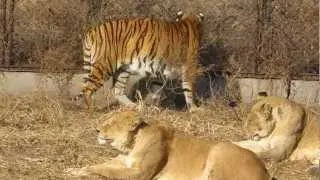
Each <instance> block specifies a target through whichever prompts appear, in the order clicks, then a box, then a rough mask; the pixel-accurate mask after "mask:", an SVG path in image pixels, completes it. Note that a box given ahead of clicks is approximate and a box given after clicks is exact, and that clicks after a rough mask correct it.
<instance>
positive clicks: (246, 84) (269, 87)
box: [238, 78, 287, 102]
mask: <svg viewBox="0 0 320 180" xmlns="http://www.w3.org/2000/svg"><path fill="white" fill-rule="evenodd" d="M238 83H239V87H240V94H241V99H242V101H243V102H251V101H252V100H254V99H256V97H257V95H258V92H260V91H266V92H267V93H268V94H269V95H275V96H283V97H286V95H287V93H286V89H285V84H284V82H283V81H282V80H279V79H254V78H240V79H238Z"/></svg>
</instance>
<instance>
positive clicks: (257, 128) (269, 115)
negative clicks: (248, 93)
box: [246, 102, 281, 140]
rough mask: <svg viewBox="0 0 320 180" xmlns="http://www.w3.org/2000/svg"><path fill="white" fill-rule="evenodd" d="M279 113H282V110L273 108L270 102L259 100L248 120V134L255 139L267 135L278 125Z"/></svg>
mask: <svg viewBox="0 0 320 180" xmlns="http://www.w3.org/2000/svg"><path fill="white" fill-rule="evenodd" d="M275 111H276V112H275ZM277 113H281V110H280V109H279V108H273V107H272V106H271V105H270V104H268V103H265V102H258V103H256V104H255V105H253V107H252V108H251V110H250V112H249V113H248V116H247V122H246V123H247V124H246V126H247V131H248V132H247V134H248V136H249V137H250V138H253V139H254V140H259V139H261V138H264V137H267V136H268V135H269V134H270V133H271V132H272V131H273V129H274V128H275V126H276V118H275V114H277ZM276 116H277V115H276Z"/></svg>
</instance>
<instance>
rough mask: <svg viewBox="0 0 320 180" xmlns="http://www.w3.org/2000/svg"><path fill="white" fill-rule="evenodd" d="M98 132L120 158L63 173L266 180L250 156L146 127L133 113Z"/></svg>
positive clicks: (122, 114) (144, 178)
mask: <svg viewBox="0 0 320 180" xmlns="http://www.w3.org/2000/svg"><path fill="white" fill-rule="evenodd" d="M98 129H99V134H98V142H99V143H100V144H109V145H111V146H112V147H113V148H116V149H118V150H119V151H121V152H122V154H121V155H119V156H117V157H116V158H114V159H111V160H110V161H108V162H105V163H103V164H99V165H93V166H88V167H83V168H79V169H78V168H75V169H74V168H71V169H68V170H67V172H69V173H71V174H73V175H76V176H85V175H90V174H98V175H102V176H105V177H108V178H110V179H137V180H151V179H153V180H209V179H215V180H236V179H239V180H249V179H250V180H267V179H270V177H269V174H268V172H267V170H266V168H265V166H264V164H263V162H262V161H261V160H260V159H259V158H258V157H257V156H256V155H255V154H254V153H252V152H250V151H248V150H246V149H243V148H241V147H239V146H236V145H234V144H232V143H228V142H211V141H206V140H199V139H196V138H195V137H192V136H187V135H183V134H179V133H177V132H174V131H173V130H172V129H170V128H167V127H164V126H159V125H157V124H156V123H146V122H145V121H144V120H143V119H142V118H141V116H140V115H139V114H138V113H137V112H134V111H125V112H119V113H114V114H112V116H111V117H110V118H107V120H106V122H105V123H104V124H102V126H101V127H100V128H98Z"/></svg>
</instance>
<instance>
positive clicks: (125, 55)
mask: <svg viewBox="0 0 320 180" xmlns="http://www.w3.org/2000/svg"><path fill="white" fill-rule="evenodd" d="M203 19H204V15H203V14H202V13H199V14H197V15H185V14H183V13H182V12H181V11H179V12H178V13H177V17H176V20H175V21H173V22H169V21H165V20H161V19H156V18H153V17H147V18H138V17H136V18H124V19H115V20H108V21H107V22H105V23H103V24H101V25H98V26H95V27H93V28H91V29H90V30H89V31H87V33H86V34H85V36H84V38H83V56H84V69H87V70H88V71H89V75H88V76H87V77H86V78H85V84H84V86H83V88H82V91H81V93H80V94H78V95H77V96H76V98H77V99H79V98H80V99H82V100H83V101H84V104H85V107H86V109H90V106H91V101H92V97H91V96H92V94H93V93H94V92H96V91H97V90H98V89H99V88H100V87H101V86H102V85H103V84H104V82H105V81H106V80H108V79H109V78H113V83H112V90H113V93H114V95H115V99H116V100H117V101H118V102H119V103H120V104H122V105H125V106H126V107H130V108H134V107H136V106H137V105H136V104H135V103H134V102H132V101H131V100H130V99H129V98H128V97H127V96H126V95H125V89H126V85H127V82H128V79H129V77H130V76H131V75H138V77H139V78H138V79H137V78H136V79H135V80H134V81H136V82H137V81H138V80H139V79H141V78H144V77H157V78H158V79H164V80H165V79H179V80H181V82H182V84H181V85H182V88H183V90H184V96H185V101H186V106H187V109H189V110H190V111H192V110H193V109H196V108H197V105H196V104H195V101H194V82H195V78H196V76H197V74H198V72H200V70H199V67H198V64H197V62H198V61H197V60H198V53H199V46H200V25H201V22H202V21H203Z"/></svg>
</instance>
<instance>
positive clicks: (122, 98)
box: [114, 70, 136, 108]
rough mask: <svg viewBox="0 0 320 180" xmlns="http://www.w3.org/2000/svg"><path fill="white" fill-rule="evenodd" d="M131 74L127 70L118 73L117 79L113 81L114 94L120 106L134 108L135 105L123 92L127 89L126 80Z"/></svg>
mask: <svg viewBox="0 0 320 180" xmlns="http://www.w3.org/2000/svg"><path fill="white" fill-rule="evenodd" d="M130 75H131V73H130V72H129V71H127V70H124V71H120V72H119V74H118V75H117V77H115V80H114V94H115V98H116V100H117V101H118V102H119V103H120V104H121V105H125V106H127V107H129V108H134V107H136V104H135V103H134V102H132V101H131V100H130V99H129V98H128V96H127V95H126V94H125V90H126V87H127V83H128V79H129V77H130Z"/></svg>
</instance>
